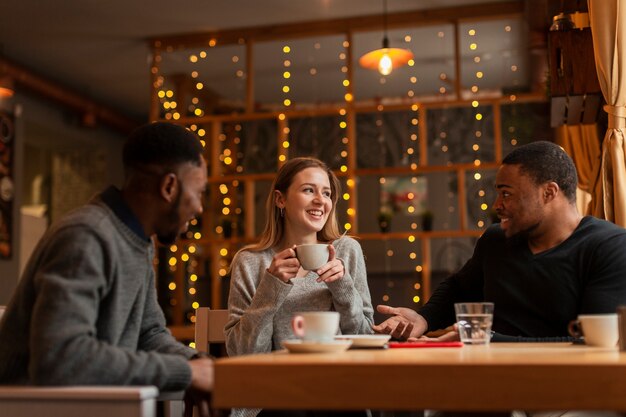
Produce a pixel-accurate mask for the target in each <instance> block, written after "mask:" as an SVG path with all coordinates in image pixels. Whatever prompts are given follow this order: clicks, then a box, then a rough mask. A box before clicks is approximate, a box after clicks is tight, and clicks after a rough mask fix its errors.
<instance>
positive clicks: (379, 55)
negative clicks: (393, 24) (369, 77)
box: [359, 0, 413, 75]
mask: <svg viewBox="0 0 626 417" xmlns="http://www.w3.org/2000/svg"><path fill="white" fill-rule="evenodd" d="M383 27H384V37H383V47H382V48H380V49H376V50H374V51H371V52H368V53H366V54H365V55H363V56H362V57H361V58H360V59H359V65H361V66H362V67H363V68H367V69H373V70H376V71H378V72H380V73H381V74H382V75H389V74H391V71H392V70H393V69H394V68H398V67H401V66H403V65H406V64H407V63H408V62H409V61H410V60H411V59H413V53H412V52H411V51H409V50H408V49H401V48H390V47H389V38H388V37H387V0H383Z"/></svg>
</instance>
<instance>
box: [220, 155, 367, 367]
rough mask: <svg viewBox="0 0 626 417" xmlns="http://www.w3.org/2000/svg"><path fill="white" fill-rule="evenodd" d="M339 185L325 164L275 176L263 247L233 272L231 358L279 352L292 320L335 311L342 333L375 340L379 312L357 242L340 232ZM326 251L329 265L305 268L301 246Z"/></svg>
mask: <svg viewBox="0 0 626 417" xmlns="http://www.w3.org/2000/svg"><path fill="white" fill-rule="evenodd" d="M340 187H341V185H340V183H339V180H338V179H337V177H336V176H335V174H334V173H333V172H332V171H331V170H330V168H329V167H328V166H327V165H326V164H325V163H323V162H322V161H320V160H318V159H315V158H294V159H291V160H289V161H288V162H287V163H285V165H283V166H282V167H281V169H280V170H279V171H278V173H277V175H276V178H275V179H274V182H273V184H272V188H271V191H270V194H269V195H268V198H267V213H268V217H267V222H266V225H265V230H264V231H263V233H262V234H261V238H260V241H259V242H258V243H256V244H253V245H250V246H247V247H244V248H243V249H241V250H240V251H239V252H238V253H237V254H236V255H235V257H234V259H233V262H232V265H231V281H230V295H229V298H228V310H229V316H230V317H229V321H228V323H227V325H226V328H225V333H226V348H227V351H228V354H229V355H231V356H234V355H242V354H248V353H259V352H270V351H272V350H277V349H281V342H282V341H284V340H288V339H293V338H294V335H293V333H292V330H291V325H290V322H291V318H292V317H293V315H294V314H295V313H297V312H303V311H337V312H339V315H340V324H339V328H340V331H341V333H342V334H370V333H373V331H372V324H373V315H374V310H373V308H372V302H371V297H370V292H369V288H368V285H367V275H366V270H365V260H364V258H363V252H362V250H361V246H360V245H359V243H358V242H357V241H356V240H354V239H353V238H351V237H348V236H343V235H342V234H341V233H340V231H339V226H338V224H337V217H336V211H335V209H336V204H337V200H338V197H339V194H340ZM310 243H324V244H328V250H329V260H328V263H326V264H325V265H323V266H321V267H320V268H318V269H317V270H315V271H307V270H304V269H303V268H302V266H301V265H300V262H299V261H298V258H297V257H296V250H295V249H296V246H297V245H301V244H310Z"/></svg>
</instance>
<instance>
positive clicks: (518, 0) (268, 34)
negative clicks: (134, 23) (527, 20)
mask: <svg viewBox="0 0 626 417" xmlns="http://www.w3.org/2000/svg"><path fill="white" fill-rule="evenodd" d="M523 12H524V1H523V0H513V1H507V2H502V3H483V4H472V5H466V6H455V7H445V8H437V9H428V10H413V11H403V12H398V13H389V14H387V26H388V28H389V29H393V28H401V27H411V26H426V25H435V24H441V23H451V22H460V21H469V20H472V21H476V20H485V19H497V18H504V17H511V16H520V15H522V14H523ZM382 29H383V18H382V14H376V15H367V16H356V17H349V18H341V19H332V20H318V21H309V22H296V23H288V24H282V25H268V26H257V27H247V28H237V29H228V30H222V31H207V32H202V33H186V34H178V35H168V36H155V37H151V38H148V39H147V41H148V42H149V44H150V45H151V46H152V47H155V48H157V49H161V50H166V51H167V50H176V49H187V48H194V47H208V46H209V42H210V41H211V40H213V41H214V42H215V45H216V46H223V45H232V44H242V43H245V41H246V40H247V39H254V40H256V41H258V40H262V41H269V40H278V39H292V38H301V37H310V36H324V35H337V34H342V33H353V32H358V31H369V30H382Z"/></svg>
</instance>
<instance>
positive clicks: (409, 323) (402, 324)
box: [372, 305, 428, 340]
mask: <svg viewBox="0 0 626 417" xmlns="http://www.w3.org/2000/svg"><path fill="white" fill-rule="evenodd" d="M376 310H378V312H379V313H383V314H387V315H390V316H393V317H390V318H388V319H387V320H385V321H384V322H382V323H380V324H377V325H374V326H372V329H373V330H374V332H376V333H383V334H390V335H391V337H393V338H394V339H398V340H406V339H408V338H409V337H413V338H417V337H420V336H421V335H422V334H423V333H424V331H426V328H427V327H428V325H427V323H426V320H424V317H422V316H420V315H419V314H417V313H416V312H415V311H414V310H411V309H410V308H406V307H391V306H386V305H379V306H377V307H376Z"/></svg>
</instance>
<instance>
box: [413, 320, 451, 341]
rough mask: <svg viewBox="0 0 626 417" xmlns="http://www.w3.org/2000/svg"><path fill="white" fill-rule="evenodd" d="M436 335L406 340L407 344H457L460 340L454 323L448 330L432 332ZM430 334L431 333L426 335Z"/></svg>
mask: <svg viewBox="0 0 626 417" xmlns="http://www.w3.org/2000/svg"><path fill="white" fill-rule="evenodd" d="M434 333H437V334H436V335H431V336H422V337H419V338H414V337H411V338H409V339H408V341H409V342H415V341H419V340H421V341H427V342H458V341H459V340H461V338H460V336H459V326H458V325H457V324H456V323H455V324H454V325H453V326H450V327H448V328H446V329H445V330H442V331H440V332H434ZM428 334H431V333H428Z"/></svg>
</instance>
